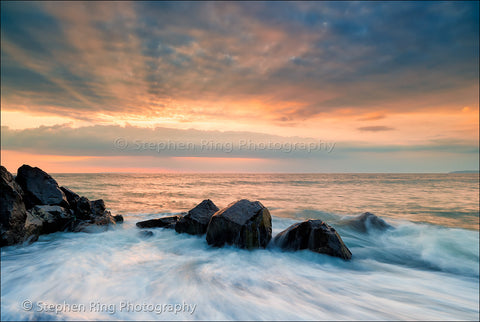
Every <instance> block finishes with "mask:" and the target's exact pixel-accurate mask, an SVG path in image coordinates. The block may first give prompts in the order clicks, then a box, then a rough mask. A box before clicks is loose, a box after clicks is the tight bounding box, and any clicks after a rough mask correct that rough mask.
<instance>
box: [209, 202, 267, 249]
mask: <svg viewBox="0 0 480 322" xmlns="http://www.w3.org/2000/svg"><path fill="white" fill-rule="evenodd" d="M206 238H207V243H208V244H209V245H212V246H217V247H222V246H224V245H225V244H229V245H235V246H237V247H240V248H247V249H252V248H259V247H263V248H265V247H266V246H267V244H268V243H269V242H270V240H271V239H272V218H271V216H270V212H269V211H268V209H267V208H265V207H264V206H263V205H262V204H261V203H260V202H259V201H255V202H251V201H249V200H246V199H242V200H239V201H236V202H232V203H231V204H230V205H228V206H227V207H226V208H223V209H222V210H220V211H217V212H216V213H215V214H214V215H213V216H212V218H211V219H210V223H209V224H208V227H207V237H206Z"/></svg>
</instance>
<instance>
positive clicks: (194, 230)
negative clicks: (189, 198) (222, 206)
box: [175, 199, 219, 235]
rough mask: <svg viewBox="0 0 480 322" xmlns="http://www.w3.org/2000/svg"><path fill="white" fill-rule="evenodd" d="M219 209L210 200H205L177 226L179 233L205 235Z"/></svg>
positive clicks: (176, 229) (181, 219)
mask: <svg viewBox="0 0 480 322" xmlns="http://www.w3.org/2000/svg"><path fill="white" fill-rule="evenodd" d="M218 210H219V209H218V207H217V206H216V205H215V204H214V203H213V202H212V201H211V200H210V199H207V200H203V201H202V202H201V203H199V204H198V205H197V206H195V208H193V209H191V210H190V211H189V212H188V213H187V214H186V215H185V216H183V217H182V218H180V220H179V221H178V222H177V224H176V225H175V231H176V232H177V233H187V234H191V235H203V234H205V233H206V232H207V226H208V223H209V222H210V219H211V218H212V216H213V214H214V213H216V212H217V211H218Z"/></svg>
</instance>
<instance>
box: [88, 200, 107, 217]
mask: <svg viewBox="0 0 480 322" xmlns="http://www.w3.org/2000/svg"><path fill="white" fill-rule="evenodd" d="M91 208H92V215H93V216H94V217H99V216H103V215H105V212H106V210H105V209H106V208H105V202H104V201H103V199H98V200H94V201H92V202H91Z"/></svg>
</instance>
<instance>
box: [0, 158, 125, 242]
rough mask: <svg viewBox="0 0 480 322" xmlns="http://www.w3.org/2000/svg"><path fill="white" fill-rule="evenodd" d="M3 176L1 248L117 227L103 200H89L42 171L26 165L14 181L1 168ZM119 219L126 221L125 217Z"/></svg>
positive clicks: (0, 225) (0, 218) (0, 197)
mask: <svg viewBox="0 0 480 322" xmlns="http://www.w3.org/2000/svg"><path fill="white" fill-rule="evenodd" d="M0 174H1V180H0V185H1V191H0V192H1V193H0V201H1V203H0V246H7V245H13V244H16V243H21V242H24V241H34V240H36V239H38V236H39V235H42V234H49V233H53V232H57V231H73V232H77V231H88V230H89V227H103V229H105V227H109V226H110V225H115V224H116V221H117V220H115V218H114V217H113V216H112V215H111V213H110V211H108V210H106V207H105V203H104V201H103V200H102V199H98V200H94V201H90V200H88V198H86V197H80V196H79V195H78V194H76V193H75V192H73V191H71V190H70V189H68V188H65V187H59V186H58V184H57V182H56V181H55V180H54V179H53V178H52V177H51V176H50V175H49V174H47V173H46V172H44V171H42V170H41V169H39V168H33V167H30V166H28V165H23V166H21V167H20V168H19V169H18V175H17V177H16V178H15V179H14V178H13V176H12V174H11V173H10V172H8V171H7V170H6V169H5V168H4V167H3V166H1V167H0ZM120 217H121V216H120ZM117 219H118V222H121V221H123V217H121V218H117ZM121 219H122V220H121Z"/></svg>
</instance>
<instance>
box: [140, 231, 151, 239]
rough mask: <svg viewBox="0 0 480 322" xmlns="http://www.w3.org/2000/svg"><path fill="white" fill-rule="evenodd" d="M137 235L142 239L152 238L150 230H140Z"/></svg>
mask: <svg viewBox="0 0 480 322" xmlns="http://www.w3.org/2000/svg"><path fill="white" fill-rule="evenodd" d="M138 235H139V236H140V237H142V238H149V237H152V236H153V232H152V231H150V230H141V231H139V232H138Z"/></svg>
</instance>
